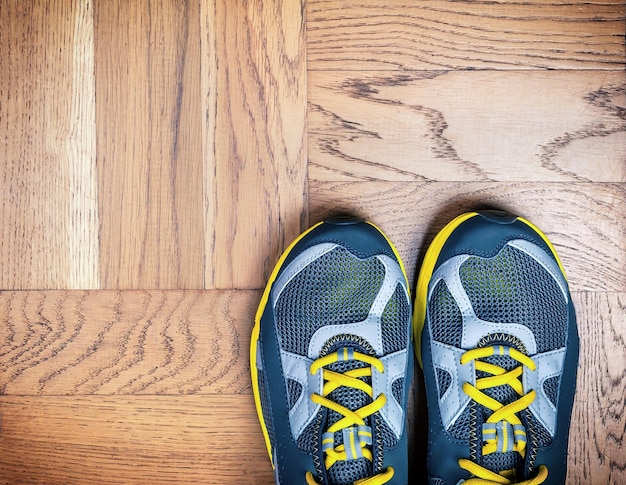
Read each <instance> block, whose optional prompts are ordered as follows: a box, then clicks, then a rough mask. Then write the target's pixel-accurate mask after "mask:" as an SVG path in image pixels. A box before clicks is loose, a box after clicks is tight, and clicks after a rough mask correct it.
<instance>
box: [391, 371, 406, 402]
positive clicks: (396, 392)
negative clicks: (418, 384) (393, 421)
mask: <svg viewBox="0 0 626 485" xmlns="http://www.w3.org/2000/svg"><path fill="white" fill-rule="evenodd" d="M391 392H392V394H393V397H394V398H395V400H396V401H398V402H399V403H400V405H402V403H403V402H404V401H403V399H402V394H403V392H404V378H403V377H400V378H399V379H396V380H395V381H393V383H392V384H391Z"/></svg>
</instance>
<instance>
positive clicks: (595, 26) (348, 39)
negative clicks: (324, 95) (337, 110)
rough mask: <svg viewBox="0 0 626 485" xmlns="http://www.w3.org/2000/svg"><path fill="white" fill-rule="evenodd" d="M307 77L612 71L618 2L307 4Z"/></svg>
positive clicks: (619, 46)
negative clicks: (326, 73) (318, 73)
mask: <svg viewBox="0 0 626 485" xmlns="http://www.w3.org/2000/svg"><path fill="white" fill-rule="evenodd" d="M307 18H308V35H307V40H308V56H309V65H310V68H311V69H316V70H317V69H349V70H366V69H382V70H388V69H397V70H403V71H406V70H416V69H419V70H423V69H446V70H449V69H581V68H582V69H616V70H621V69H623V67H624V63H625V50H624V33H625V24H624V20H625V19H626V17H625V5H624V2H623V1H621V0H612V1H584V0H573V1H569V2H545V1H543V0H531V1H524V2H516V1H498V2H489V1H481V2H475V1H472V0H461V1H448V0H435V1H433V0H428V1H420V2H405V1H403V0H385V1H381V0H379V1H369V2H362V1H358V0H347V1H343V0H342V1H337V0H310V1H308V2H307Z"/></svg>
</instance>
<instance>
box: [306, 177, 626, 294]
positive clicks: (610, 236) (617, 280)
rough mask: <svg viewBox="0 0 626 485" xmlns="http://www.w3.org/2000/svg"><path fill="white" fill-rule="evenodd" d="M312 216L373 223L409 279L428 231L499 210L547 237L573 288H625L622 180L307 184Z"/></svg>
mask: <svg viewBox="0 0 626 485" xmlns="http://www.w3.org/2000/svg"><path fill="white" fill-rule="evenodd" d="M310 193H311V220H312V222H315V221H319V220H322V219H326V218H328V217H330V216H332V215H333V214H338V213H348V214H354V215H357V216H359V217H362V218H364V219H368V220H371V221H372V222H374V223H376V224H377V225H378V226H380V227H381V228H382V229H383V230H384V231H385V233H386V234H387V235H388V236H389V237H390V238H391V240H392V241H393V242H394V243H395V244H396V245H397V247H398V250H399V252H400V254H401V256H402V258H403V260H404V263H405V264H406V267H407V271H408V273H409V281H415V271H416V267H417V266H418V264H419V263H420V262H421V259H422V258H423V257H424V253H425V252H426V249H427V247H428V244H430V242H431V241H432V239H433V238H434V236H435V234H436V233H437V232H438V231H440V230H441V229H442V228H443V227H444V226H445V225H446V224H447V223H448V222H449V221H451V220H452V219H453V218H454V217H456V216H457V215H459V214H461V213H463V212H467V211H468V210H472V209H481V208H482V209H485V208H499V209H503V210H507V211H509V212H511V213H513V214H517V215H521V216H524V217H526V218H527V219H529V220H531V221H532V222H533V223H535V224H536V225H537V226H538V227H539V228H540V229H541V230H542V231H543V232H545V234H546V235H547V236H548V238H550V240H551V241H552V242H553V243H554V245H555V247H556V250H557V252H558V253H559V256H560V257H561V259H562V261H563V265H564V267H565V270H566V272H567V276H568V281H569V284H570V287H571V288H572V290H575V291H583V290H584V291H625V290H626V280H625V279H624V275H625V274H626V247H625V246H624V241H625V240H626V220H625V219H624V211H625V210H626V184H624V183H619V184H597V183H582V182H581V183H556V182H551V183H515V184H512V183H491V182H460V183H450V182H381V181H370V182H312V183H311V187H310Z"/></svg>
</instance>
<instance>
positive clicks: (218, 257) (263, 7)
mask: <svg viewBox="0 0 626 485" xmlns="http://www.w3.org/2000/svg"><path fill="white" fill-rule="evenodd" d="M303 13H304V1H303V0H300V1H297V0H296V1H284V2H283V1H275V2H232V3H231V2H228V4H227V2H219V1H217V2H207V5H206V6H205V8H204V9H203V24H202V32H203V39H204V40H205V42H204V44H203V45H204V46H206V49H203V55H202V57H203V60H207V59H208V61H207V62H205V63H203V86H204V89H203V92H204V93H207V96H208V104H207V111H206V116H205V125H204V137H205V141H204V144H205V163H206V191H205V206H206V222H207V224H206V234H205V242H206V255H207V264H206V275H205V279H206V286H207V288H260V287H262V286H264V285H265V281H266V280H267V277H268V276H269V273H270V272H271V270H272V267H273V265H274V263H275V262H276V260H277V259H278V256H279V255H280V253H281V252H282V250H283V249H284V248H285V247H286V246H287V245H288V244H289V243H290V242H291V240H293V239H294V238H295V237H296V236H297V235H298V234H299V233H300V232H301V231H302V230H304V229H305V228H306V225H307V223H308V217H307V210H306V201H307V193H306V188H307V184H306V160H307V157H306V141H305V136H306V123H305V121H306V57H305V37H304V36H305V21H304V17H303ZM211 59H213V61H211ZM215 59H217V60H218V61H217V62H216V61H215ZM235 262H236V264H233V263H235Z"/></svg>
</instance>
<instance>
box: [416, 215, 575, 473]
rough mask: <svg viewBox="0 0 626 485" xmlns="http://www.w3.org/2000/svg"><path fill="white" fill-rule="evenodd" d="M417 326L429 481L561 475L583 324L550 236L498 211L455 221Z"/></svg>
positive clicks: (427, 272) (437, 251)
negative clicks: (579, 330) (578, 320)
mask: <svg viewBox="0 0 626 485" xmlns="http://www.w3.org/2000/svg"><path fill="white" fill-rule="evenodd" d="M414 332H415V342H416V352H417V355H418V359H420V358H421V362H420V363H421V364H423V369H424V378H425V381H426V396H427V401H428V415H429V435H428V444H429V449H428V457H427V466H428V475H429V484H430V485H446V484H448V485H456V484H458V483H465V484H466V485H467V484H496V483H501V484H511V483H524V484H539V483H546V484H547V483H552V484H557V483H559V484H561V483H564V482H565V476H566V468H567V441H568V434H569V422H570V415H571V410H572V402H573V399H574V388H575V382H576V367H577V364H578V334H577V330H576V317H575V314H574V307H573V305H572V300H571V298H570V293H569V289H568V285H567V282H566V279H565V273H564V271H563V267H562V266H561V263H560V261H559V258H558V256H557V255H556V252H555V250H554V247H553V246H552V244H550V241H548V239H547V238H546V236H545V235H544V234H542V233H541V232H540V231H539V230H538V229H537V228H536V227H535V226H533V225H532V224H531V223H530V222H528V221H526V220H525V219H522V218H520V217H515V216H512V215H509V214H507V213H504V212H500V211H485V212H480V213H476V212H472V213H467V214H463V215H461V216H459V217H457V218H456V219H455V220H453V221H452V222H450V223H449V224H448V225H447V226H446V227H445V228H444V229H443V230H442V231H441V232H440V233H439V234H438V235H437V236H436V237H435V239H434V241H433V243H432V244H431V246H430V248H429V249H428V252H427V253H426V256H425V260H424V264H423V266H422V268H421V270H420V275H419V279H418V288H417V295H416V305H415V312H414ZM420 345H421V351H420V348H419V347H420ZM464 480H465V482H463V481H464Z"/></svg>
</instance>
